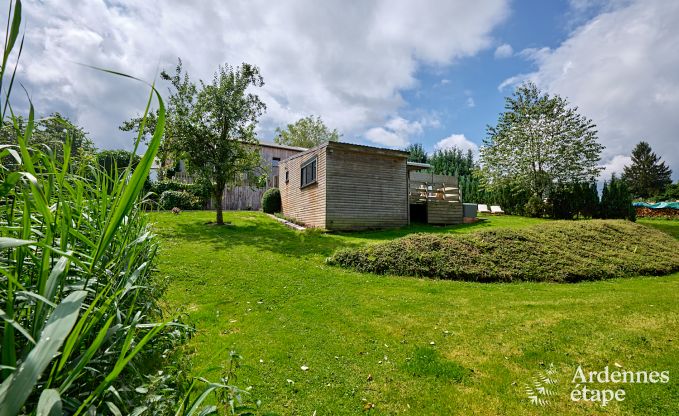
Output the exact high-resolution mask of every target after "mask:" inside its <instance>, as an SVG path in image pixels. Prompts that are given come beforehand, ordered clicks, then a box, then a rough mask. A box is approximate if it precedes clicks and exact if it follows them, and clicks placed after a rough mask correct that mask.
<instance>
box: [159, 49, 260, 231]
mask: <svg viewBox="0 0 679 416" xmlns="http://www.w3.org/2000/svg"><path fill="white" fill-rule="evenodd" d="M161 77H162V78H163V79H165V80H167V81H170V83H171V84H172V86H173V87H174V91H173V92H172V95H171V96H170V100H169V102H170V105H169V108H170V117H169V120H170V125H171V129H172V131H173V136H174V140H173V142H174V143H175V144H174V146H175V147H176V149H177V154H178V155H180V156H181V157H182V159H184V160H186V161H187V162H188V163H187V167H188V171H189V172H190V173H192V174H195V175H197V176H198V177H199V178H203V179H204V180H206V181H209V182H210V184H211V185H212V197H213V199H214V201H215V207H216V211H217V218H216V222H217V224H224V218H223V214H222V196H223V194H224V188H225V187H226V186H227V185H233V184H236V183H242V182H243V180H245V179H246V178H248V177H252V176H254V174H255V173H256V171H257V169H258V168H259V167H260V166H261V161H260V156H259V152H258V151H257V149H256V147H255V146H254V145H256V144H257V143H258V141H257V139H256V137H255V133H254V132H255V126H256V125H257V121H258V119H259V116H260V115H261V114H262V113H263V112H264V110H265V109H266V106H265V105H264V103H263V102H262V101H260V99H259V97H257V95H255V94H252V93H248V92H247V91H248V89H249V88H251V87H261V86H262V85H264V81H263V79H262V76H261V75H260V73H259V69H258V68H257V67H256V66H253V65H249V64H245V63H244V64H242V65H241V66H238V67H236V68H234V67H232V66H230V65H224V66H220V67H219V69H218V70H217V72H216V73H215V75H214V78H213V80H212V82H211V83H209V84H207V83H205V82H203V81H201V82H200V87H198V86H196V85H195V84H193V83H192V82H191V81H190V79H189V76H188V74H186V73H184V72H183V70H182V63H181V60H180V61H179V64H178V65H177V67H176V71H175V74H174V75H172V76H171V75H169V74H167V73H166V72H164V71H163V72H162V74H161Z"/></svg>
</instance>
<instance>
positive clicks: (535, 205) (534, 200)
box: [523, 195, 548, 218]
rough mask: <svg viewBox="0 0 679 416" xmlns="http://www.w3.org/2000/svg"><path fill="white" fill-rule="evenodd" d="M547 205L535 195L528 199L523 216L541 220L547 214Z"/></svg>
mask: <svg viewBox="0 0 679 416" xmlns="http://www.w3.org/2000/svg"><path fill="white" fill-rule="evenodd" d="M547 208H548V205H547V204H546V203H545V201H544V200H543V199H542V198H540V197H539V196H537V195H533V196H531V197H530V198H529V199H528V202H526V205H525V206H524V208H523V211H524V214H525V215H527V216H529V217H532V218H543V217H544V216H545V215H546V214H547Z"/></svg>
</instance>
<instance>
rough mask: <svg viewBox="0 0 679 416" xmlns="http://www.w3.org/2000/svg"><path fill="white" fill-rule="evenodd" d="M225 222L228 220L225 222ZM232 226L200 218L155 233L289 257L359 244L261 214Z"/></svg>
mask: <svg viewBox="0 0 679 416" xmlns="http://www.w3.org/2000/svg"><path fill="white" fill-rule="evenodd" d="M226 220H228V218H227V219H226ZM232 220H233V223H232V224H228V225H224V226H216V225H212V224H206V223H205V221H202V220H201V219H194V218H192V219H191V220H189V221H187V220H186V219H181V220H180V221H176V222H174V223H172V224H168V223H167V222H165V221H163V224H162V226H161V227H156V230H155V231H156V234H158V235H159V236H160V237H162V238H167V239H175V240H176V239H182V240H186V241H191V242H200V243H205V244H207V245H209V247H210V249H213V250H228V249H233V248H236V247H238V246H248V247H255V248H257V249H260V250H266V251H270V252H274V253H280V254H284V255H287V256H292V257H300V258H301V257H309V256H315V255H320V256H324V257H327V256H329V255H331V254H332V253H333V252H334V251H335V250H337V249H338V248H345V247H346V248H349V247H356V246H359V245H362V244H361V243H360V242H352V241H348V240H346V239H341V238H337V237H335V236H332V235H329V234H324V233H321V232H315V231H313V230H309V231H305V232H297V231H294V230H292V229H289V228H287V227H285V226H284V225H282V224H280V223H278V222H276V221H273V220H271V219H269V218H267V217H264V216H261V215H257V214H256V215H253V216H238V217H235V218H232Z"/></svg>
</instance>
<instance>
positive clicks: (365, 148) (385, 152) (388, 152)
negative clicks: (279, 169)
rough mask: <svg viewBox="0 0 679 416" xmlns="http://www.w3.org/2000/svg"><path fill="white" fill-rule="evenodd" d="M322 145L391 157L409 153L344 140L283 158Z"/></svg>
mask: <svg viewBox="0 0 679 416" xmlns="http://www.w3.org/2000/svg"><path fill="white" fill-rule="evenodd" d="M324 147H329V148H331V149H333V148H334V149H346V150H352V151H356V152H362V153H372V154H379V155H384V156H391V157H398V158H404V159H405V158H407V157H408V155H409V153H408V152H406V151H403V150H394V149H386V148H383V147H374V146H366V145H363V144H355V143H345V142H325V143H321V144H319V145H318V146H315V147H312V148H311V149H306V150H305V151H304V152H302V153H298V154H296V155H292V156H290V157H289V158H287V159H285V160H290V159H295V158H297V157H300V156H304V155H306V154H308V153H311V152H312V151H316V150H318V149H323V148H324Z"/></svg>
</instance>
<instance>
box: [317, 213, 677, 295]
mask: <svg viewBox="0 0 679 416" xmlns="http://www.w3.org/2000/svg"><path fill="white" fill-rule="evenodd" d="M328 263H330V264H333V265H339V266H343V267H349V268H353V269H356V270H358V271H361V272H369V273H377V274H396V275H405V276H422V277H432V278H440V279H455V280H471V281H481V282H510V281H518V280H530V281H551V282H576V281H580V280H600V279H608V278H614V277H628V276H636V275H664V274H669V273H672V272H674V271H677V270H679V241H677V240H676V239H674V238H672V237H671V236H669V235H668V234H666V233H663V232H661V231H658V230H654V229H651V228H649V227H646V226H643V225H639V224H635V223H632V222H628V221H611V220H608V221H606V220H593V221H553V222H548V223H545V224H540V225H536V226H532V227H526V228H521V229H496V230H489V231H480V232H477V233H471V234H467V235H459V236H451V235H435V234H413V235H411V236H407V237H403V238H399V239H396V240H392V241H389V242H386V243H380V244H375V245H371V246H367V247H363V248H358V249H343V250H339V251H337V252H336V253H335V254H334V255H333V256H332V257H330V258H329V259H328Z"/></svg>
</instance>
